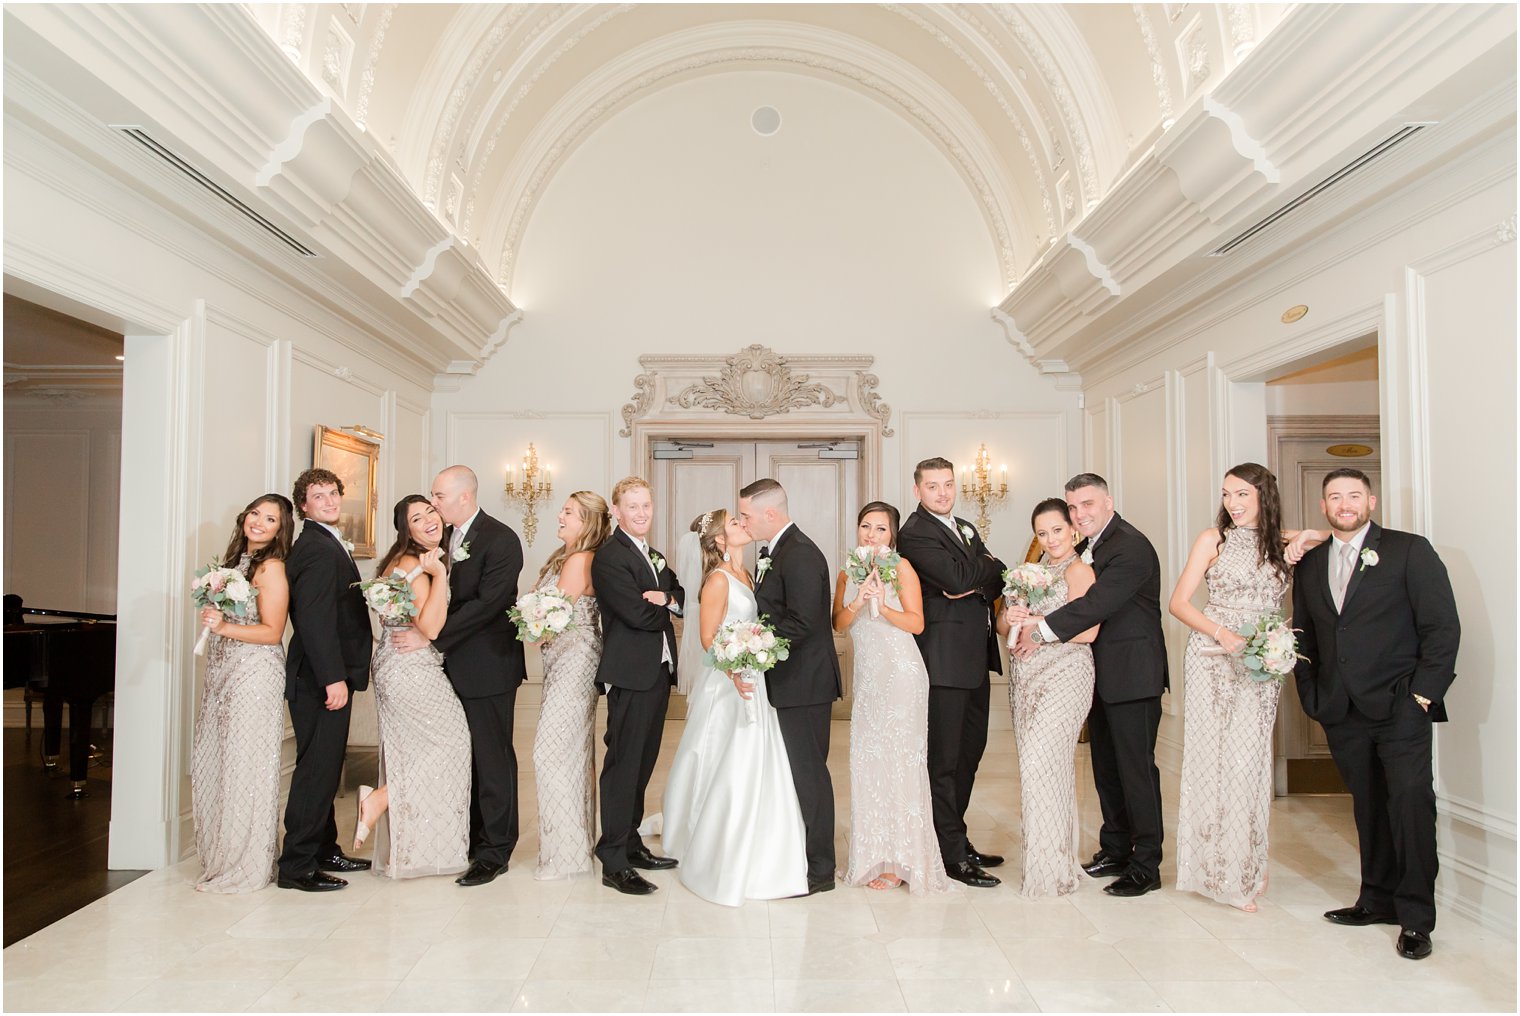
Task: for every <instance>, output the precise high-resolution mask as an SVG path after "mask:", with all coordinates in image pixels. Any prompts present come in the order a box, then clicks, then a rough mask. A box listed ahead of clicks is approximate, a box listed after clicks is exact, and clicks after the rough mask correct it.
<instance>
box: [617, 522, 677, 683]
mask: <svg viewBox="0 0 1520 1016" xmlns="http://www.w3.org/2000/svg"><path fill="white" fill-rule="evenodd" d="M618 529H619V530H621V531H622V533H623V535H624V536H626V537H628V538H629V539H630V540H632V541H633V545H634V546H635V547H637V548H639V553H640V554H643V555H644V563H646V564H647V565H649V570H650V572H652V573H653V574H654V578H655V581H656V582H658V581H659V580H660V569H658V568H656V567H655V566H654V561H653V560H651V559H650V557H649V544H647V543H645V542H644V541H643V540H641V539H639V538H638V537H637V536H634V535H633V534H632V533H630V532H629V531H628V530H626V529H623V527H622V526H618ZM665 609H666V610H668V611H670V612H671V613H672V614H674V613H676V605H675V598H674V597H671V598H670V600H669V602H668V603H666V604H665ZM660 662H661V663H665V664H669V665H670V666H672V667H674V666H675V662H676V661H675V657H674V656H672V655H671V654H670V637H669V636H663V637H662V639H661V642H660Z"/></svg>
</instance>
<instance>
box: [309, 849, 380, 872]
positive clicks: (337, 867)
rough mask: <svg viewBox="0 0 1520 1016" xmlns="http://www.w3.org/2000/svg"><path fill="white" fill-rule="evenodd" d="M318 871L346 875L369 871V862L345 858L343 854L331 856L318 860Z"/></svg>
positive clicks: (361, 859) (357, 858) (358, 858)
mask: <svg viewBox="0 0 1520 1016" xmlns="http://www.w3.org/2000/svg"><path fill="white" fill-rule="evenodd" d="M317 870H318V871H336V872H340V873H342V874H344V875H347V874H350V873H352V872H355V871H369V862H368V861H366V860H365V859H364V858H362V857H345V856H344V855H343V854H329V855H328V856H326V857H319V858H317Z"/></svg>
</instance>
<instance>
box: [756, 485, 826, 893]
mask: <svg viewBox="0 0 1520 1016" xmlns="http://www.w3.org/2000/svg"><path fill="white" fill-rule="evenodd" d="M739 522H740V524H741V525H743V526H744V530H745V532H747V533H749V534H750V536H752V537H754V538H755V539H756V540H763V541H765V543H764V545H763V546H761V548H760V557H759V564H758V568H757V574H756V576H755V604H756V607H757V608H758V610H759V613H760V616H761V617H762V618H764V619H765V620H766V621H767V622H769V623H770V625H771V626H772V627H773V628H775V630H776V634H777V635H780V636H781V637H782V638H784V639H786V640H787V641H788V642H789V643H790V648H789V650H788V652H789V655H788V657H787V659H785V660H782V661H781V662H780V663H777V664H776V666H775V667H774V669H772V670H771V671H770V672H769V674H768V675H767V677H766V693H767V695H768V696H769V698H770V702H771V705H772V706H774V707H775V709H776V722H777V725H778V726H779V727H780V728H781V740H782V742H784V743H785V744H786V757H787V762H788V763H790V765H791V769H792V783H793V785H794V786H795V787H796V788H797V803H798V805H799V806H801V808H802V825H803V828H804V829H805V831H806V834H807V842H806V844H805V849H806V854H807V866H808V870H807V883H808V890H807V894H808V895H809V896H811V895H813V894H814V893H822V892H828V891H829V890H831V889H833V888H834V871H835V864H834V783H833V781H832V780H831V779H830V778H829V711H830V704H831V703H832V702H833V701H834V700H835V699H837V698H839V697H840V688H841V683H840V680H839V657H838V656H837V655H836V654H835V652H834V627H833V609H834V602H833V589H832V588H831V586H830V582H829V578H830V576H829V565H828V562H827V561H826V560H825V559H824V556H823V551H821V550H819V549H818V545H817V544H815V543H814V542H813V541H812V540H810V539H808V538H807V536H806V535H805V534H804V533H803V532H802V530H800V529H798V528H797V527H796V526H794V525H792V519H791V514H790V511H789V509H788V506H787V500H786V491H785V490H784V489H783V488H782V486H781V484H780V483H778V482H777V481H775V480H772V479H769V478H766V479H763V480H756V481H755V482H754V483H751V484H750V485H749V486H747V487H745V488H744V489H743V490H741V491H739ZM734 683H735V686H736V687H737V688H738V689H739V693H740V695H742V696H744V697H746V698H748V697H749V693H750V692H751V691H753V689H754V686H753V685H752V684H750V683H748V682H740V681H735V682H734Z"/></svg>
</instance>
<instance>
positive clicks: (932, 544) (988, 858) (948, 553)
mask: <svg viewBox="0 0 1520 1016" xmlns="http://www.w3.org/2000/svg"><path fill="white" fill-rule="evenodd" d="M955 489H956V488H955V466H954V465H953V464H952V463H951V462H950V461H949V460H948V459H944V458H938V457H936V458H930V459H924V460H923V461H922V462H920V463H919V464H918V465H917V467H915V468H914V470H913V493H914V495H915V496H916V497H917V498H918V508H917V509H915V510H914V512H913V514H911V515H909V516H908V518H907V520H906V521H905V522H903V525H902V529H901V531H900V532H899V533H898V534H897V549H898V552H899V553H901V554H902V556H903V557H905V558H907V560H908V563H909V564H911V565H913V568H914V570H915V571H917V572H918V578H919V582H920V583H921V584H922V586H923V594H924V630H923V632H922V633H921V634H918V635H915V636H914V638H915V639H916V640H917V641H918V648H919V652H921V653H922V654H923V657H924V665H925V667H926V668H927V669H928V671H929V796H930V800H931V802H932V804H933V807H934V831H935V833H936V835H937V836H938V838H939V851H940V857H941V859H942V860H943V861H944V863H945V874H947V875H949V876H950V877H951V878H953V879H955V880H956V881H958V882H963V883H965V884H966V885H969V886H976V887H977V888H982V889H990V888H992V887H994V886H996V885H998V884H999V879H998V878H997V877H996V876H994V875H989V874H988V873H987V871H986V870H985V869H987V868H993V867H996V866H997V865H999V864H1002V863H1003V858H1002V856H1001V855H999V854H984V853H982V852H980V851H978V850H977V849H976V848H975V847H974V846H972V845H971V841H970V839H969V838H968V837H967V834H966V809H967V808H968V807H970V805H971V790H972V786H973V784H974V783H975V781H976V770H977V767H978V766H979V765H980V764H981V761H982V753H983V752H984V751H986V749H987V720H988V716H989V714H990V708H991V693H992V683H991V677H990V674H991V672H992V671H997V672H998V673H1002V671H1003V657H1002V654H1001V653H1000V652H999V651H998V644H997V631H996V629H995V627H994V625H993V608H994V607H995V606H996V604H997V598H998V596H999V595H1000V594H1001V593H1002V588H1003V578H1002V576H1003V562H1001V561H999V560H998V559H997V558H995V557H993V556H992V554H991V552H990V551H988V550H987V545H986V544H985V543H983V542H982V537H981V534H980V533H978V532H977V531H976V527H975V526H973V525H972V524H971V523H969V522H967V521H966V520H965V519H962V518H958V517H957V516H956V515H955V514H954V512H955Z"/></svg>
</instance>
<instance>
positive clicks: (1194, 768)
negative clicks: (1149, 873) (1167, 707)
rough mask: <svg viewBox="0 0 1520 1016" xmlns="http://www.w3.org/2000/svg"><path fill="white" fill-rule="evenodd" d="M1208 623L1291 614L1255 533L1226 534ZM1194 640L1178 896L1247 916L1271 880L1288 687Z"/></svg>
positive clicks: (1186, 700) (1209, 576)
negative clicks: (1276, 755)
mask: <svg viewBox="0 0 1520 1016" xmlns="http://www.w3.org/2000/svg"><path fill="white" fill-rule="evenodd" d="M1204 578H1205V581H1206V582H1207V583H1208V588H1209V602H1208V604H1207V605H1206V606H1205V607H1204V608H1203V613H1204V615H1205V616H1207V617H1208V619H1209V620H1210V621H1212V622H1214V623H1215V624H1222V625H1224V626H1225V627H1226V628H1233V629H1236V630H1237V631H1238V630H1239V629H1240V627H1241V626H1242V625H1247V624H1255V623H1256V621H1257V620H1258V619H1259V618H1260V617H1261V616H1262V615H1263V614H1270V613H1273V612H1276V611H1279V610H1281V609H1282V600H1283V594H1284V593H1285V592H1286V591H1287V582H1286V580H1284V579H1283V578H1281V577H1280V576H1279V575H1278V574H1277V572H1276V571H1275V570H1274V569H1273V568H1272V567H1270V566H1269V565H1266V564H1263V563H1262V562H1261V561H1260V555H1259V552H1258V550H1257V533H1256V530H1255V529H1244V528H1240V527H1235V528H1231V529H1227V530H1225V537H1224V542H1223V543H1222V544H1221V545H1220V548H1219V556H1218V558H1216V559H1215V561H1214V563H1213V564H1212V565H1210V566H1209V570H1208V571H1207V572H1206V573H1205V576H1204ZM1216 645H1217V643H1216V642H1215V641H1214V640H1213V639H1212V638H1210V637H1209V636H1208V635H1203V634H1200V633H1198V632H1193V633H1192V634H1191V635H1189V636H1188V642H1187V650H1186V651H1185V652H1184V653H1183V657H1182V660H1183V673H1184V681H1185V684H1184V687H1183V721H1182V794H1181V797H1180V799H1179V801H1178V805H1177V888H1178V889H1188V890H1191V891H1193V892H1197V893H1201V894H1202V895H1204V896H1207V897H1209V898H1210V899H1213V900H1218V901H1219V902H1220V903H1228V904H1230V905H1232V906H1244V905H1245V904H1247V903H1249V902H1250V901H1251V900H1253V899H1255V898H1256V897H1257V896H1258V895H1260V893H1261V891H1262V889H1263V888H1264V887H1265V882H1266V874H1267V822H1268V818H1269V817H1270V812H1271V805H1272V728H1273V724H1274V723H1275V722H1276V720H1277V699H1278V696H1279V695H1280V694H1281V692H1282V684H1281V683H1280V682H1278V681H1277V680H1275V679H1269V680H1266V681H1255V680H1252V679H1251V677H1250V676H1249V675H1250V673H1251V672H1250V671H1249V670H1248V669H1247V668H1246V666H1245V664H1244V663H1242V662H1241V660H1240V658H1239V657H1237V656H1204V655H1202V652H1201V651H1202V650H1204V649H1207V648H1211V647H1214V646H1216Z"/></svg>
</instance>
